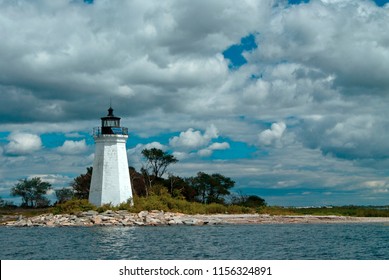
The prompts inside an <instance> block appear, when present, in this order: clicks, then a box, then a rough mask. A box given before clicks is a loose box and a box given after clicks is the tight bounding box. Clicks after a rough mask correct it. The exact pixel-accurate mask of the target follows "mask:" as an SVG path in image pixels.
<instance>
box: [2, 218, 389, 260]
mask: <svg viewBox="0 0 389 280" xmlns="http://www.w3.org/2000/svg"><path fill="white" fill-rule="evenodd" d="M0 244H1V249H0V259H3V260H4V259H75V260H76V259H92V260H94V259H146V260H147V259H183V260H184V259H242V260H243V259H271V260H290V259H298V260H306V259H319V260H321V259H323V260H326V259H330V260H331V259H334V260H341V259H351V260H354V259H389V226H388V225H387V224H304V225H303V224H284V225H282V224H280V225H222V226H172V227H168V226H166V227H73V228H71V227H66V228H65V227H63V228H7V227H0Z"/></svg>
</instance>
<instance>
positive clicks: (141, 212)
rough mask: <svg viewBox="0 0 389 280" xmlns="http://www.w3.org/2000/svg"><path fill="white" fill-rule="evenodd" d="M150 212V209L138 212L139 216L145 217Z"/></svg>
mask: <svg viewBox="0 0 389 280" xmlns="http://www.w3.org/2000/svg"><path fill="white" fill-rule="evenodd" d="M148 214H149V211H140V212H139V213H138V217H139V218H142V219H143V218H144V217H146V216H147V215H148Z"/></svg>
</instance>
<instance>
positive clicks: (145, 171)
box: [141, 148, 178, 196]
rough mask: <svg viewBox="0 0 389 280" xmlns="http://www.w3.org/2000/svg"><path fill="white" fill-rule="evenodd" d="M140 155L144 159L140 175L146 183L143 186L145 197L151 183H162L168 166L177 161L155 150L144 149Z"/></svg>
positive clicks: (165, 153)
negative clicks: (144, 163)
mask: <svg viewBox="0 0 389 280" xmlns="http://www.w3.org/2000/svg"><path fill="white" fill-rule="evenodd" d="M142 155H143V157H144V158H145V159H146V165H145V166H143V167H142V168H141V173H142V175H143V177H144V178H145V181H146V182H147V184H146V185H145V186H146V196H148V195H149V190H150V189H151V187H152V184H153V182H154V181H157V182H158V181H163V179H162V176H163V175H164V174H165V172H166V170H167V168H168V166H169V165H171V164H174V163H176V162H178V159H176V158H175V157H174V156H173V155H170V154H168V153H167V152H164V151H162V150H161V149H157V148H151V149H144V150H143V151H142Z"/></svg>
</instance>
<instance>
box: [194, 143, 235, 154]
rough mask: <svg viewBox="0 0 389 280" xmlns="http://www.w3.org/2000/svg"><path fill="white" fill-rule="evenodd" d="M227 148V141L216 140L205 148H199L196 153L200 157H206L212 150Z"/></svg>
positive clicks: (228, 146)
mask: <svg viewBox="0 0 389 280" xmlns="http://www.w3.org/2000/svg"><path fill="white" fill-rule="evenodd" d="M229 148H230V144H229V143H228V142H222V143H219V142H216V143H212V144H211V145H210V146H209V147H207V148H205V149H201V150H199V151H198V152H197V153H198V155H199V156H201V157H208V156H210V155H212V153H213V151H217V150H226V149H229Z"/></svg>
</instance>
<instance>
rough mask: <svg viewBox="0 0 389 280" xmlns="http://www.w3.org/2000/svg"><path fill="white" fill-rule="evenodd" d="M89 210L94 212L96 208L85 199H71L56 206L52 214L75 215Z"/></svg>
mask: <svg viewBox="0 0 389 280" xmlns="http://www.w3.org/2000/svg"><path fill="white" fill-rule="evenodd" d="M89 210H96V206H94V205H92V204H90V203H89V202H88V200H87V199H72V200H69V201H66V202H64V203H60V204H57V205H56V206H55V207H54V208H53V210H52V212H53V214H65V213H66V214H77V213H79V212H84V211H89Z"/></svg>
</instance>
